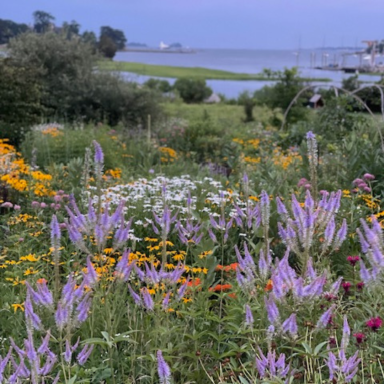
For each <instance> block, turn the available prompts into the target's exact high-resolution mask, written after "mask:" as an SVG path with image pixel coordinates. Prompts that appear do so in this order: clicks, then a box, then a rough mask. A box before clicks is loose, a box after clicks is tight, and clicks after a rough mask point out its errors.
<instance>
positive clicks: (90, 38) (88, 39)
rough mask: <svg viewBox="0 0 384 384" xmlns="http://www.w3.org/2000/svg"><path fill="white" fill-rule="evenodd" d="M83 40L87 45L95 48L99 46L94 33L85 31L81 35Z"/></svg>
mask: <svg viewBox="0 0 384 384" xmlns="http://www.w3.org/2000/svg"><path fill="white" fill-rule="evenodd" d="M81 40H82V41H83V42H84V43H86V44H90V45H92V46H93V47H96V45H97V37H96V34H95V32H92V31H84V32H83V34H82V35H81Z"/></svg>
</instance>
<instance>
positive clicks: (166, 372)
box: [157, 350, 171, 384]
mask: <svg viewBox="0 0 384 384" xmlns="http://www.w3.org/2000/svg"><path fill="white" fill-rule="evenodd" d="M157 372H158V374H159V378H160V384H170V383H171V369H170V368H169V365H168V364H167V363H166V362H165V360H164V357H163V353H162V352H161V351H160V350H159V351H157Z"/></svg>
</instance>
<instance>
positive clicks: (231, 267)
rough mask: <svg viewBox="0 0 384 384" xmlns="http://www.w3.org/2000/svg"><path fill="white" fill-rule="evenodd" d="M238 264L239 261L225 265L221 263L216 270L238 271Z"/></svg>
mask: <svg viewBox="0 0 384 384" xmlns="http://www.w3.org/2000/svg"><path fill="white" fill-rule="evenodd" d="M238 266H239V263H232V264H229V265H225V266H224V265H221V264H219V265H217V266H216V269H215V271H222V270H224V272H230V271H236V269H237V268H238Z"/></svg>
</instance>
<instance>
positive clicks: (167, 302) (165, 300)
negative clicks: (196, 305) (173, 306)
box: [162, 292, 171, 310]
mask: <svg viewBox="0 0 384 384" xmlns="http://www.w3.org/2000/svg"><path fill="white" fill-rule="evenodd" d="M170 297H171V292H168V293H167V294H166V295H165V297H164V299H163V303H162V307H163V309H164V310H166V309H168V305H169V299H170Z"/></svg>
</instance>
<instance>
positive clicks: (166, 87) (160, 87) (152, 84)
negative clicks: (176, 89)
mask: <svg viewBox="0 0 384 384" xmlns="http://www.w3.org/2000/svg"><path fill="white" fill-rule="evenodd" d="M144 85H145V86H146V87H148V88H150V89H153V90H156V91H159V92H161V93H167V92H170V91H171V90H172V86H171V84H169V83H168V81H167V80H159V79H152V78H151V79H148V80H147V81H146V82H145V83H144Z"/></svg>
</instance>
